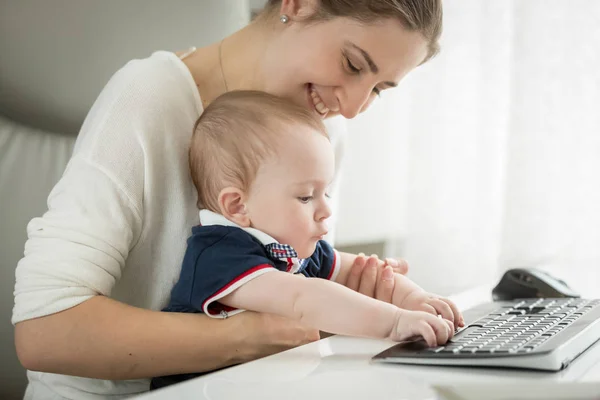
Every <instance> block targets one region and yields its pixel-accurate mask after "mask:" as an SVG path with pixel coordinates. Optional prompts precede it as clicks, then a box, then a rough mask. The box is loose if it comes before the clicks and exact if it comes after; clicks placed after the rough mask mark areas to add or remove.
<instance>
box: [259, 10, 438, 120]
mask: <svg viewBox="0 0 600 400" xmlns="http://www.w3.org/2000/svg"><path fill="white" fill-rule="evenodd" d="M282 28H283V29H282V31H281V34H280V35H278V36H277V38H276V39H275V40H274V42H273V44H272V46H270V47H269V51H268V52H267V54H266V59H265V73H266V76H267V77H268V82H267V87H266V91H268V92H270V93H273V94H276V95H279V96H283V97H287V98H289V99H291V100H292V101H294V102H295V103H297V104H300V105H302V106H306V107H309V108H310V109H312V110H313V111H314V112H315V113H316V114H318V115H319V116H320V117H322V118H328V117H331V116H334V115H338V114H341V115H343V116H344V117H346V118H354V117H355V116H356V115H358V114H359V113H361V112H363V111H365V110H366V109H367V108H368V107H369V105H370V104H371V102H372V101H373V100H374V99H375V97H377V94H378V93H379V92H382V91H384V90H387V89H390V88H393V87H395V86H396V85H398V84H399V82H400V81H401V80H402V78H403V77H404V76H405V75H406V74H407V73H408V72H410V71H411V70H412V69H413V68H415V67H416V66H417V65H419V64H420V63H421V62H422V61H423V60H424V59H425V57H426V55H427V42H426V40H425V39H424V38H423V37H422V35H421V34H420V33H418V32H409V31H407V30H406V29H405V28H403V27H402V26H401V24H400V22H399V21H397V20H394V19H387V20H381V21H378V22H374V23H370V24H364V23H359V22H357V21H355V20H353V19H349V18H334V19H332V20H329V21H323V22H318V23H313V24H303V23H302V22H294V21H293V20H292V21H290V22H288V23H287V24H286V25H285V26H283V27H282Z"/></svg>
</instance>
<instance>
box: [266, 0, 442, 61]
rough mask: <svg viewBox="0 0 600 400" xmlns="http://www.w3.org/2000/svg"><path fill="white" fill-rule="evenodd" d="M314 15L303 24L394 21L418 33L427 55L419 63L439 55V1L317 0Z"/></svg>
mask: <svg viewBox="0 0 600 400" xmlns="http://www.w3.org/2000/svg"><path fill="white" fill-rule="evenodd" d="M318 3H319V6H318V9H317V11H316V12H315V14H313V15H312V16H311V17H310V18H308V19H307V20H306V21H307V22H311V21H323V20H328V19H332V18H335V17H347V18H352V19H354V20H357V21H359V22H364V23H369V22H375V21H377V20H381V19H389V18H393V19H397V20H398V21H400V23H401V24H402V26H403V27H404V28H406V29H407V30H409V31H411V32H419V33H420V34H421V35H423V37H424V38H425V40H427V43H428V46H427V47H428V52H427V56H426V57H425V59H424V60H423V61H422V63H424V62H426V61H427V60H429V59H431V58H432V57H434V56H435V55H436V54H437V53H438V52H439V51H440V46H439V43H438V41H439V38H440V35H441V34H442V15H443V13H442V0H318ZM280 5H281V0H269V2H268V3H267V5H266V6H265V13H266V14H269V15H270V14H273V13H276V12H277V11H278V8H279V7H280Z"/></svg>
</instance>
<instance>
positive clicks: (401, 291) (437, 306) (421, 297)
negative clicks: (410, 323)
mask: <svg viewBox="0 0 600 400" xmlns="http://www.w3.org/2000/svg"><path fill="white" fill-rule="evenodd" d="M339 254H340V272H339V273H338V275H337V277H336V279H335V281H336V282H337V283H340V284H342V285H344V286H345V285H346V284H347V282H348V279H349V274H350V270H351V268H352V265H353V264H354V261H355V259H356V257H358V256H357V255H356V254H350V253H341V252H340V253H339ZM384 269H391V267H390V266H388V265H386V262H384V261H378V265H377V275H378V277H377V279H376V281H377V282H379V281H380V279H379V276H380V275H381V274H383V271H384ZM390 272H391V271H390ZM390 275H391V279H393V280H394V289H393V292H392V299H391V303H392V304H394V305H396V306H398V307H402V308H405V309H408V310H417V311H425V312H428V313H431V314H433V315H438V314H439V315H442V316H443V317H444V318H446V319H448V320H450V321H452V322H454V324H455V326H456V327H458V326H462V325H464V319H463V317H462V314H461V312H460V311H459V309H458V307H456V305H455V304H454V303H453V302H452V301H450V300H448V299H445V298H441V297H439V296H437V295H433V294H430V293H427V292H426V291H425V290H423V289H422V288H421V287H420V286H419V285H417V284H416V283H414V282H413V281H412V280H410V279H409V278H407V277H406V276H404V275H402V274H398V273H394V274H390Z"/></svg>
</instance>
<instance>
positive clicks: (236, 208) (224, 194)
mask: <svg viewBox="0 0 600 400" xmlns="http://www.w3.org/2000/svg"><path fill="white" fill-rule="evenodd" d="M219 208H220V209H221V214H222V215H223V216H224V217H225V218H227V219H228V220H230V221H231V222H235V223H236V224H238V225H239V226H241V227H244V228H247V227H249V226H250V218H249V217H248V214H247V213H246V195H245V193H244V191H242V190H240V189H238V188H234V187H226V188H225V189H223V190H221V193H219Z"/></svg>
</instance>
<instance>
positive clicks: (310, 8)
mask: <svg viewBox="0 0 600 400" xmlns="http://www.w3.org/2000/svg"><path fill="white" fill-rule="evenodd" d="M318 8H319V0H283V1H282V2H281V8H280V10H279V15H287V16H288V17H289V18H290V19H291V20H292V21H293V20H297V21H302V20H304V19H306V18H308V17H311V16H312V15H314V14H315V13H316V12H317V10H318Z"/></svg>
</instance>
